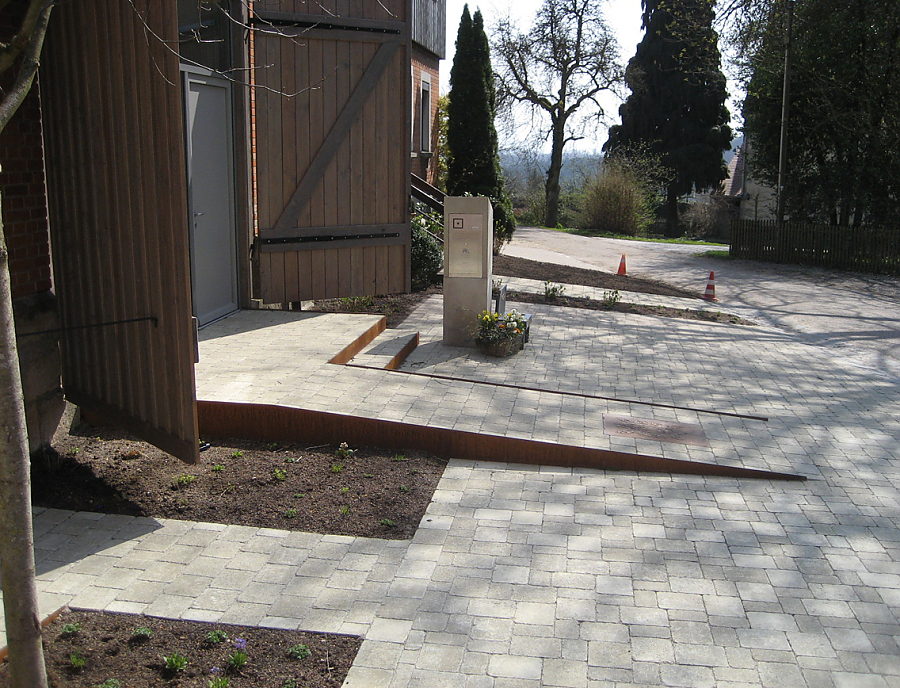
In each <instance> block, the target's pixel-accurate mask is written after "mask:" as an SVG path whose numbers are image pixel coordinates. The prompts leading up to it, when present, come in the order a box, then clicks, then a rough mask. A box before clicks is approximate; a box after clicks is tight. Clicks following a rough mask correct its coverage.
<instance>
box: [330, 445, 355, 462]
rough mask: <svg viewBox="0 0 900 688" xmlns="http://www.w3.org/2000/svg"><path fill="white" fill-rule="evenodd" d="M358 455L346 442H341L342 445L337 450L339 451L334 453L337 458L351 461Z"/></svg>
mask: <svg viewBox="0 0 900 688" xmlns="http://www.w3.org/2000/svg"><path fill="white" fill-rule="evenodd" d="M355 453H356V450H355V449H351V448H350V445H349V444H347V443H346V442H341V445H340V446H339V447H338V448H337V451H336V452H335V453H334V455H335V456H337V457H338V458H341V459H349V458H351V457H352V456H353V455H354V454H355Z"/></svg>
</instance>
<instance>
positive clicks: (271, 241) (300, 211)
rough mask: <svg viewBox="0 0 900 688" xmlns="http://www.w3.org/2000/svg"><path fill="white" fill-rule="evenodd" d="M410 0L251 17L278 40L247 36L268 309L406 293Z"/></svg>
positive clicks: (353, 0) (352, 1)
mask: <svg viewBox="0 0 900 688" xmlns="http://www.w3.org/2000/svg"><path fill="white" fill-rule="evenodd" d="M408 1H409V0H382V2H370V1H362V0H344V1H342V2H341V1H337V2H324V3H318V2H317V3H312V2H302V1H301V0H295V2H294V3H293V7H291V6H290V5H291V3H290V2H288V3H282V4H280V5H278V12H277V13H274V12H273V13H266V12H263V11H262V10H261V11H260V16H259V17H257V20H256V21H257V26H260V27H263V26H266V25H269V26H274V28H275V29H277V31H278V32H279V35H273V34H272V33H259V32H258V33H256V34H254V36H253V40H254V41H255V46H254V54H255V63H256V65H257V69H256V71H255V78H256V80H257V84H258V86H259V88H257V89H256V91H255V98H256V171H257V203H258V206H257V212H258V226H259V243H258V246H259V250H260V253H259V269H260V281H261V292H262V293H261V295H260V296H261V297H262V299H263V301H265V302H267V303H280V302H288V301H301V300H306V299H319V298H333V297H346V296H360V295H365V294H384V293H396V292H403V291H407V290H408V287H409V264H408V262H409V210H408V197H409V184H408V179H409V164H410V163H409V152H410V148H409V146H410V140H409V139H410V134H409V132H410V129H409V126H410V123H409V118H410V95H411V94H410V42H409V40H410V39H409V30H408V21H407V20H408V16H409V11H408ZM294 94H296V95H294Z"/></svg>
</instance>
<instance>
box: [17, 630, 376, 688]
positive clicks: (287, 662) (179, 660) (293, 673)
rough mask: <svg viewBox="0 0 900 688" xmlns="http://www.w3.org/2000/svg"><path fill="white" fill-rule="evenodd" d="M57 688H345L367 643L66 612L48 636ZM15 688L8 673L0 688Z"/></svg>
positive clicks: (325, 636) (347, 638) (53, 681)
mask: <svg viewBox="0 0 900 688" xmlns="http://www.w3.org/2000/svg"><path fill="white" fill-rule="evenodd" d="M44 638H45V639H44V654H45V662H46V665H47V672H48V678H49V683H50V686H51V687H53V688H62V687H64V686H65V687H71V688H148V687H149V686H157V687H158V686H171V687H172V688H175V687H176V686H177V687H181V686H184V687H188V686H191V687H193V686H198V687H199V686H202V687H203V688H244V687H249V686H266V687H267V688H269V687H271V688H301V687H302V688H324V687H325V686H329V687H334V686H340V685H341V684H342V683H343V681H344V678H345V677H346V675H347V672H348V671H349V670H350V666H351V665H352V664H353V659H354V657H356V652H357V651H358V650H359V646H360V645H361V644H362V640H361V639H360V638H357V637H354V636H343V635H333V634H316V633H304V632H300V631H281V630H273V629H265V628H248V627H244V626H229V625H224V624H206V623H199V622H191V621H172V620H168V619H157V618H150V617H145V616H133V615H129V614H105V613H102V612H64V613H63V614H62V615H61V616H60V617H59V618H58V619H56V620H55V621H53V623H51V624H50V625H48V626H47V628H46V629H45V630H44ZM8 685H9V676H8V674H7V665H6V664H4V665H2V666H0V688H3V687H5V686H8Z"/></svg>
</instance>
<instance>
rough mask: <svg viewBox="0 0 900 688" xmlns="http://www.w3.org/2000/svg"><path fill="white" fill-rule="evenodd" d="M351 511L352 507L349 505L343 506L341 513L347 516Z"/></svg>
mask: <svg viewBox="0 0 900 688" xmlns="http://www.w3.org/2000/svg"><path fill="white" fill-rule="evenodd" d="M349 513H350V507H349V506H342V507H341V515H343V516H346V515H347V514H349Z"/></svg>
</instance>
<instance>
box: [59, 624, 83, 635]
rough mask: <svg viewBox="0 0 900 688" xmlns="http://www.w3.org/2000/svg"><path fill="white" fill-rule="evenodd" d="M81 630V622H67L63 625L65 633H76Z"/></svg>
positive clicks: (63, 632)
mask: <svg viewBox="0 0 900 688" xmlns="http://www.w3.org/2000/svg"><path fill="white" fill-rule="evenodd" d="M80 630H81V624H80V623H67V624H66V625H65V626H63V627H62V634H63V635H75V634H76V633H78V631H80Z"/></svg>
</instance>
